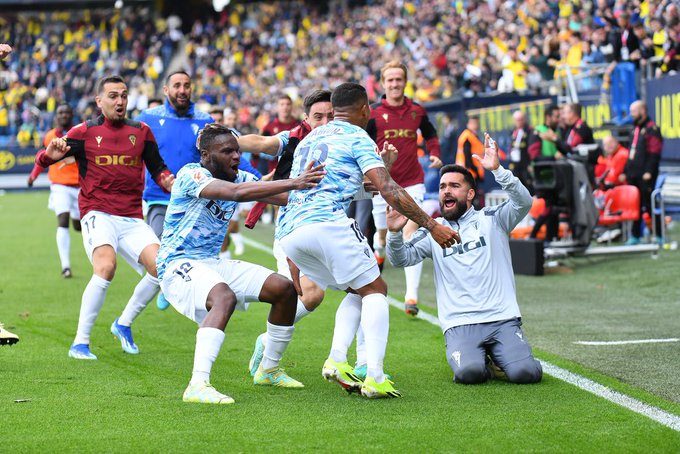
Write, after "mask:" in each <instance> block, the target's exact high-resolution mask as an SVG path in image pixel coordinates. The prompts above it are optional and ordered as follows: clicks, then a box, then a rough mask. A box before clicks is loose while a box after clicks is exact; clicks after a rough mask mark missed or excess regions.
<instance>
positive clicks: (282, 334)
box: [261, 322, 295, 370]
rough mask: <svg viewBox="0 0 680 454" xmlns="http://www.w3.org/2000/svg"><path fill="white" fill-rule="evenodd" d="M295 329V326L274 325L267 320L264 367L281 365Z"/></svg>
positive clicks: (263, 354)
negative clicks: (280, 362)
mask: <svg viewBox="0 0 680 454" xmlns="http://www.w3.org/2000/svg"><path fill="white" fill-rule="evenodd" d="M293 331H295V326H282V325H272V324H271V323H269V322H267V336H266V338H265V341H264V352H263V353H262V363H261V367H262V369H264V370H268V369H272V368H274V367H277V366H278V365H279V361H281V357H282V356H283V352H285V351H286V348H287V347H288V344H289V343H290V340H291V339H292V338H293Z"/></svg>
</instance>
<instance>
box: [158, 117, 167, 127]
mask: <svg viewBox="0 0 680 454" xmlns="http://www.w3.org/2000/svg"><path fill="white" fill-rule="evenodd" d="M158 123H160V124H161V126H163V125H164V124H165V118H161V119H160V120H158Z"/></svg>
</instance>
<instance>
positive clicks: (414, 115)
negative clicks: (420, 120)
mask: <svg viewBox="0 0 680 454" xmlns="http://www.w3.org/2000/svg"><path fill="white" fill-rule="evenodd" d="M417 116H418V114H417V113H415V112H411V118H412V119H413V120H414V121H415V119H416V117H417Z"/></svg>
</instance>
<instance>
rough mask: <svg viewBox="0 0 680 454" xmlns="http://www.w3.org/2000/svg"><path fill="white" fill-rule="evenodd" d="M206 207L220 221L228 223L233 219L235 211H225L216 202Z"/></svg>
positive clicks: (212, 201) (209, 203) (211, 202)
mask: <svg viewBox="0 0 680 454" xmlns="http://www.w3.org/2000/svg"><path fill="white" fill-rule="evenodd" d="M205 207H206V208H207V209H208V211H209V212H210V214H212V215H213V216H215V217H216V218H217V219H219V220H220V221H228V220H229V219H231V215H232V213H233V210H230V211H227V210H223V209H222V208H220V206H219V205H218V204H217V202H215V201H214V200H211V201H210V202H208V204H207V205H206V206H205Z"/></svg>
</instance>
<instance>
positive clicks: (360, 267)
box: [276, 83, 459, 398]
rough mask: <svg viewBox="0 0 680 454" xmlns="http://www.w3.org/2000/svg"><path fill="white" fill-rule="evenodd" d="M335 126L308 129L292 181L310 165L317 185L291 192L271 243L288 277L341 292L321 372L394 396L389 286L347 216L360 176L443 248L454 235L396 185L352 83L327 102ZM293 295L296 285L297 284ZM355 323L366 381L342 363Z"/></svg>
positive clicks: (363, 98)
mask: <svg viewBox="0 0 680 454" xmlns="http://www.w3.org/2000/svg"><path fill="white" fill-rule="evenodd" d="M331 104H332V106H333V111H334V120H333V121H331V122H330V123H328V124H327V125H325V126H321V127H319V128H316V129H314V130H313V131H312V132H310V133H309V135H307V137H305V139H304V140H303V141H302V142H300V144H299V145H298V148H297V150H296V152H295V158H294V160H293V164H292V170H291V177H296V176H297V175H300V174H301V172H302V171H303V170H304V169H305V168H306V167H308V166H309V164H310V163H317V164H320V163H323V164H326V167H325V170H326V172H327V174H326V176H325V178H324V179H323V180H322V181H321V182H320V184H319V185H318V186H316V187H314V188H311V189H303V190H295V191H292V192H291V193H290V194H289V197H288V204H287V205H286V206H285V207H283V208H282V209H281V214H280V217H279V228H278V229H277V232H276V237H277V239H278V240H279V241H280V242H281V245H282V246H283V249H284V251H285V252H286V255H287V256H288V257H289V259H290V260H291V261H292V263H293V264H294V265H293V267H292V268H293V269H292V272H291V274H292V276H293V279H294V282H296V281H297V280H298V276H299V273H300V272H303V273H304V274H305V275H306V276H307V277H308V278H309V279H311V280H312V281H314V282H315V283H316V284H318V285H319V286H320V287H321V288H323V289H325V288H327V287H333V288H336V289H339V290H347V291H348V292H349V293H348V294H347V296H346V297H345V298H344V299H343V301H342V303H341V307H340V308H339V309H338V313H337V315H336V320H341V321H342V323H336V327H335V328H336V329H335V333H334V335H333V345H332V348H331V353H330V357H329V358H328V359H327V360H326V362H325V364H324V366H323V369H322V374H323V376H324V377H325V378H326V379H329V380H333V381H336V382H338V383H339V384H340V385H341V386H342V387H343V388H345V389H348V390H358V389H360V390H361V394H362V395H363V396H365V397H369V398H376V397H400V396H401V393H400V392H399V391H397V390H396V389H395V388H394V386H393V384H392V382H391V381H390V380H387V379H386V377H385V374H384V371H383V359H384V356H385V349H386V347H387V335H388V331H389V309H388V304H387V297H386V295H387V285H386V284H385V281H383V280H382V278H381V277H380V271H379V269H378V264H377V262H376V259H375V255H374V254H373V253H372V252H371V249H370V247H369V246H368V242H367V241H366V238H365V237H364V236H363V234H362V233H361V230H360V229H359V227H358V226H357V225H356V222H355V221H354V220H352V219H350V218H348V217H347V215H346V214H345V210H346V209H347V206H348V205H349V203H350V202H351V200H352V199H353V197H354V195H355V194H356V193H357V191H358V190H359V188H360V187H361V186H362V182H363V178H364V175H365V176H366V177H368V179H369V180H370V182H371V183H372V184H373V186H374V187H375V188H376V189H377V190H378V191H379V192H380V194H381V195H382V196H383V198H384V199H385V200H386V201H387V203H388V204H389V205H391V206H392V207H394V208H395V209H396V210H397V211H399V212H400V213H402V214H404V215H405V216H407V217H408V218H409V219H411V220H413V221H414V222H415V223H416V224H418V225H420V226H422V227H425V228H427V229H428V230H429V231H430V233H431V234H432V237H433V238H435V241H437V243H439V244H440V245H441V246H442V247H447V246H451V245H453V244H454V243H455V242H456V241H458V240H459V237H458V234H457V233H456V232H454V231H453V230H452V229H451V228H449V227H446V226H443V225H441V224H439V223H437V222H436V221H434V219H432V218H431V217H429V216H428V215H427V214H425V212H423V211H422V210H421V209H420V208H419V207H418V205H417V204H416V203H415V202H414V201H413V199H412V198H411V197H410V196H409V195H408V193H406V191H404V189H403V188H401V187H400V186H399V185H397V184H396V183H395V182H394V181H393V180H392V178H390V175H389V173H388V172H387V170H386V169H385V166H384V164H383V161H382V159H381V158H380V155H379V154H378V149H377V147H376V145H375V143H374V142H373V141H372V140H371V138H370V137H369V136H368V134H367V133H366V131H365V130H364V128H365V127H366V125H367V123H368V119H369V117H370V108H369V105H368V96H367V95H366V90H365V89H364V88H363V87H362V86H361V85H358V84H354V83H345V84H341V85H340V86H338V87H337V88H336V89H335V90H334V91H333V94H332V96H331ZM296 287H297V288H298V289H299V283H297V282H296ZM359 324H361V328H362V329H363V331H364V334H365V343H366V356H367V366H368V371H367V377H366V379H365V380H364V381H363V383H361V382H359V381H357V380H355V378H356V377H355V376H354V375H353V374H352V372H353V369H352V367H351V366H350V365H349V364H347V349H348V347H349V345H350V344H351V343H352V340H353V339H354V335H355V333H356V331H357V329H358V327H359Z"/></svg>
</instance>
